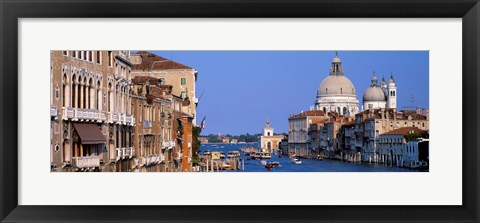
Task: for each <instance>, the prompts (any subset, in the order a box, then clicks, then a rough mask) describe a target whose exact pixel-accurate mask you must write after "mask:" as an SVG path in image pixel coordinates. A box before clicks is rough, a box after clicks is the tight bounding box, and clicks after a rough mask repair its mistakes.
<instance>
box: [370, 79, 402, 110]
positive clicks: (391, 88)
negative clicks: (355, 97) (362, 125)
mask: <svg viewBox="0 0 480 223" xmlns="http://www.w3.org/2000/svg"><path fill="white" fill-rule="evenodd" d="M375 108H397V87H396V85H395V80H394V79H393V75H391V76H390V80H389V81H388V85H387V83H386V82H385V78H383V77H382V82H381V86H379V85H378V79H377V75H376V74H375V72H373V76H372V83H371V84H370V87H368V88H367V89H366V90H365V92H364V93H363V109H375Z"/></svg>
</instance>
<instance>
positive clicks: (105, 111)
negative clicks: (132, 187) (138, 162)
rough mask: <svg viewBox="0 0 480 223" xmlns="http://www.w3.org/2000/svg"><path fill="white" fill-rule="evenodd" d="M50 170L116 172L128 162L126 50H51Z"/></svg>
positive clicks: (131, 119)
mask: <svg viewBox="0 0 480 223" xmlns="http://www.w3.org/2000/svg"><path fill="white" fill-rule="evenodd" d="M50 56H51V91H52V92H51V112H50V114H51V136H52V137H51V139H52V140H51V144H52V145H51V146H52V149H51V169H52V171H100V170H101V171H116V170H118V169H119V168H121V166H122V164H121V163H122V160H124V159H129V158H130V154H131V151H132V150H133V148H132V147H133V145H132V142H131V130H132V127H133V125H134V123H135V118H134V117H133V115H132V114H131V110H130V92H131V89H130V86H131V82H130V71H131V64H130V62H129V57H130V53H129V52H128V51H71V50H70V51H51V54H50Z"/></svg>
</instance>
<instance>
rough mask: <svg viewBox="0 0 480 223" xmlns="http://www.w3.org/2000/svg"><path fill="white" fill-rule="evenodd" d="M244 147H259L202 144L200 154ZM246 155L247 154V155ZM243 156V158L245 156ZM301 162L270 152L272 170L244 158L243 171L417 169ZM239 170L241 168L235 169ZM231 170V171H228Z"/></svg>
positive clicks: (325, 161) (400, 170)
mask: <svg viewBox="0 0 480 223" xmlns="http://www.w3.org/2000/svg"><path fill="white" fill-rule="evenodd" d="M244 147H254V148H257V149H258V148H259V144H258V143H252V144H248V143H247V144H202V145H201V146H200V152H201V153H200V154H201V155H203V151H205V150H210V151H212V152H213V151H223V152H225V155H226V154H227V153H228V152H229V151H239V150H240V149H241V148H244ZM247 157H248V156H247ZM247 157H245V158H247ZM300 160H301V161H302V164H295V163H293V162H292V160H291V159H290V158H288V156H282V157H279V156H278V155H276V154H272V158H271V159H267V160H266V161H267V162H274V161H277V162H279V163H280V166H278V167H274V168H273V169H272V170H266V169H265V166H264V165H262V163H261V161H260V160H247V159H245V171H244V172H416V171H418V170H411V169H407V168H398V167H389V166H385V165H383V164H373V163H349V162H344V161H339V160H328V159H324V160H316V159H300ZM237 171H241V170H237ZM228 172H231V171H228Z"/></svg>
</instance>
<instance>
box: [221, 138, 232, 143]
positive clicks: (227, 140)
mask: <svg viewBox="0 0 480 223" xmlns="http://www.w3.org/2000/svg"><path fill="white" fill-rule="evenodd" d="M222 142H223V143H224V144H228V143H230V138H228V137H223V139H222Z"/></svg>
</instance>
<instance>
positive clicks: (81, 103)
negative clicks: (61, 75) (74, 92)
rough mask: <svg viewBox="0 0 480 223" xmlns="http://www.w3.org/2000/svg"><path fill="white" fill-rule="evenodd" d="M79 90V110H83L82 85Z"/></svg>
mask: <svg viewBox="0 0 480 223" xmlns="http://www.w3.org/2000/svg"><path fill="white" fill-rule="evenodd" d="M79 88H80V108H83V84H82V85H81V86H80V87H79Z"/></svg>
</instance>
